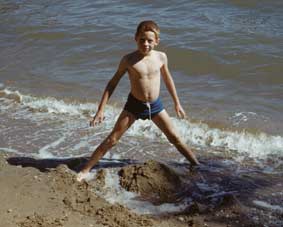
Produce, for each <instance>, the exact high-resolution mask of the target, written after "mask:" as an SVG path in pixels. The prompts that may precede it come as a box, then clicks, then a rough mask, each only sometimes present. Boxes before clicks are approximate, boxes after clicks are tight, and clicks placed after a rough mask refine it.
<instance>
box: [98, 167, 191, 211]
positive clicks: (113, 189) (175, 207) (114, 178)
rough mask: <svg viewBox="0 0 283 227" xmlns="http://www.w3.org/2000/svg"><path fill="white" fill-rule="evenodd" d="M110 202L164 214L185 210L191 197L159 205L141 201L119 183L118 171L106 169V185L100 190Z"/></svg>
mask: <svg viewBox="0 0 283 227" xmlns="http://www.w3.org/2000/svg"><path fill="white" fill-rule="evenodd" d="M98 194H100V195H101V196H102V197H103V198H105V199H106V200H107V201H108V202H110V203H112V204H114V203H119V204H121V205H124V206H126V207H128V208H129V209H131V210H133V211H134V212H136V213H138V214H154V215H158V214H164V213H172V212H180V211H183V210H184V209H185V208H186V207H187V206H188V204H189V202H190V199H187V200H183V201H182V202H180V203H178V204H172V203H164V204H161V205H158V206H155V205H153V204H152V203H150V202H148V201H140V200H138V199H137V197H138V196H139V195H138V194H136V193H133V192H128V191H126V190H125V189H124V188H122V187H121V186H120V184H119V176H118V174H117V171H113V170H106V176H105V186H104V189H103V192H98Z"/></svg>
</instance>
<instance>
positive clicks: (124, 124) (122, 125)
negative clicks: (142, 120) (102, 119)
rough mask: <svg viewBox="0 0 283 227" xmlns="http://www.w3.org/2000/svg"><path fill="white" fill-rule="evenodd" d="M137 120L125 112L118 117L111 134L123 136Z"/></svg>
mask: <svg viewBox="0 0 283 227" xmlns="http://www.w3.org/2000/svg"><path fill="white" fill-rule="evenodd" d="M135 120H136V119H135V117H134V115H132V114H131V113H129V112H127V111H125V110H123V111H122V112H121V114H120V116H119V117H118V120H117V121H116V123H115V126H114V128H113V130H112V132H111V134H123V133H124V132H125V131H126V130H127V129H128V128H129V127H130V126H131V125H132V124H133V123H134V122H135Z"/></svg>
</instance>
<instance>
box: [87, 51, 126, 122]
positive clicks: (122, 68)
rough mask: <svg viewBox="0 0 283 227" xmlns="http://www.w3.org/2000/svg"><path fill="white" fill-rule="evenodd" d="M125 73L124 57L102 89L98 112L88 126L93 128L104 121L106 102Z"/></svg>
mask: <svg viewBox="0 0 283 227" xmlns="http://www.w3.org/2000/svg"><path fill="white" fill-rule="evenodd" d="M126 71H127V59H126V57H123V58H122V60H121V62H120V64H119V67H118V69H117V71H116V73H115V74H114V76H113V77H112V78H111V80H110V81H109V82H108V84H107V86H106V88H105V89H104V92H103V95H102V98H101V101H100V103H99V106H98V110H97V112H96V114H95V116H94V117H93V119H92V120H91V121H90V126H94V125H96V124H98V123H101V122H102V121H103V120H104V118H105V117H104V108H105V105H106V103H107V102H108V100H109V98H110V96H111V95H112V93H113V91H114V90H115V88H116V86H117V84H118V83H119V81H120V79H121V78H122V76H123V75H124V74H125V73H126Z"/></svg>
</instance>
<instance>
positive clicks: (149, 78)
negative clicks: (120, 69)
mask: <svg viewBox="0 0 283 227" xmlns="http://www.w3.org/2000/svg"><path fill="white" fill-rule="evenodd" d="M126 61H127V71H128V74H129V79H130V83H131V93H132V95H133V96H134V97H136V98H137V99H139V100H141V101H144V102H152V101H154V100H156V99H157V98H158V96H159V93H160V69H161V67H162V65H163V61H162V52H159V51H152V52H151V54H150V55H147V56H141V55H140V54H139V53H138V52H137V51H136V52H133V53H131V54H129V55H127V56H126Z"/></svg>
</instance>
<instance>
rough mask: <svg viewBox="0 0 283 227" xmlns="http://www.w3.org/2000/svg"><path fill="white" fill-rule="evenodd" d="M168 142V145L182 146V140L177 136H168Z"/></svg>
mask: <svg viewBox="0 0 283 227" xmlns="http://www.w3.org/2000/svg"><path fill="white" fill-rule="evenodd" d="M168 140H169V142H170V143H172V144H174V145H179V144H182V140H181V138H180V137H179V136H178V135H177V134H174V135H170V136H168Z"/></svg>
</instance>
